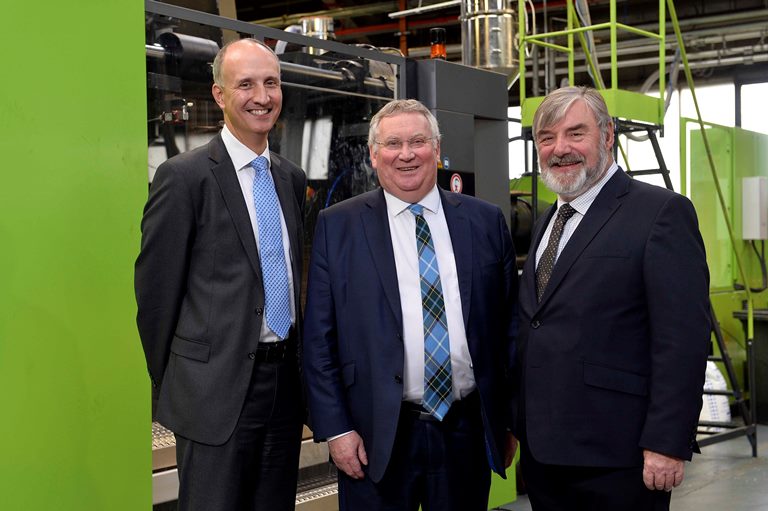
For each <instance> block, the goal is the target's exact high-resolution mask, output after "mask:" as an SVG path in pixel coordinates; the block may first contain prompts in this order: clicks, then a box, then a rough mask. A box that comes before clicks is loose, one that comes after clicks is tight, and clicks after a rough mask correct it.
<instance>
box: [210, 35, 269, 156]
mask: <svg viewBox="0 0 768 511" xmlns="http://www.w3.org/2000/svg"><path fill="white" fill-rule="evenodd" d="M212 92H213V98H214V99H215V100H216V103H217V104H218V105H219V107H220V108H221V109H222V111H223V112H224V122H225V123H226V124H227V127H228V128H229V130H230V131H231V132H232V134H233V135H234V136H235V138H237V139H238V140H239V141H240V142H242V143H243V144H245V145H246V146H248V147H249V148H250V149H251V150H253V151H255V152H256V153H261V152H263V151H264V149H265V148H266V145H267V135H269V131H270V130H271V129H272V127H273V126H274V125H275V122H277V117H278V116H279V115H280V109H281V108H282V105H283V92H282V90H281V89H280V62H279V61H278V60H277V57H276V56H275V55H274V54H272V53H271V52H270V51H269V50H268V49H267V48H264V47H262V46H259V45H258V44H254V43H252V42H248V41H245V40H242V41H238V42H236V43H233V44H232V45H230V46H229V47H228V48H227V50H226V53H225V54H224V58H223V60H222V62H221V79H220V83H215V84H213V89H212Z"/></svg>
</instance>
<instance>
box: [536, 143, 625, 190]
mask: <svg viewBox="0 0 768 511" xmlns="http://www.w3.org/2000/svg"><path fill="white" fill-rule="evenodd" d="M609 157H610V154H609V153H608V151H607V150H606V149H605V148H603V147H601V148H600V158H599V159H598V161H597V165H595V166H594V167H587V166H586V164H585V163H584V159H583V158H581V159H579V158H574V157H573V156H567V157H563V158H558V157H556V156H552V157H551V158H550V159H549V161H547V162H546V165H544V164H541V165H540V166H541V180H542V181H543V182H544V184H545V185H546V187H547V188H549V189H550V190H552V191H553V192H555V193H556V194H557V195H562V196H565V197H574V198H575V197H578V196H579V195H581V194H583V193H584V192H586V191H587V190H589V189H590V188H592V186H594V184H595V183H597V182H598V181H599V180H600V179H601V178H602V177H603V175H605V171H606V170H607V167H608V159H609ZM579 161H580V162H581V168H580V169H579V170H578V171H577V172H576V173H575V174H562V175H559V174H558V173H557V172H553V171H552V166H553V165H557V164H560V163H564V162H572V163H576V162H579ZM540 163H541V162H540Z"/></svg>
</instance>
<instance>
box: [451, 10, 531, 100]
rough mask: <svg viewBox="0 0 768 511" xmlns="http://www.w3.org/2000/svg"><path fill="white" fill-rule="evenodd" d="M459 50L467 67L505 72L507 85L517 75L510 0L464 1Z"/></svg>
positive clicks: (514, 35) (515, 31) (515, 27)
mask: <svg viewBox="0 0 768 511" xmlns="http://www.w3.org/2000/svg"><path fill="white" fill-rule="evenodd" d="M461 50H462V51H461V53H462V63H463V64H465V65H467V66H472V67H479V68H482V69H488V70H491V71H497V72H499V73H504V74H505V75H507V88H509V87H511V86H512V84H513V83H515V80H517V78H518V76H519V69H520V65H519V59H518V41H517V12H516V11H515V10H514V9H512V8H511V7H510V0H464V1H463V2H462V4H461Z"/></svg>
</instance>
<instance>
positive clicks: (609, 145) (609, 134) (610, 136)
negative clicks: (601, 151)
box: [605, 121, 614, 151]
mask: <svg viewBox="0 0 768 511" xmlns="http://www.w3.org/2000/svg"><path fill="white" fill-rule="evenodd" d="M606 128H607V129H606V133H605V148H606V149H607V150H609V151H610V150H611V149H613V142H614V132H613V121H611V122H609V123H608V126H606Z"/></svg>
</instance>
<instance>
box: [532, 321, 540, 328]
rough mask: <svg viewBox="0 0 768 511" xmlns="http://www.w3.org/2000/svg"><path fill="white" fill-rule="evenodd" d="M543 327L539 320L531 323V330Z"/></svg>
mask: <svg viewBox="0 0 768 511" xmlns="http://www.w3.org/2000/svg"><path fill="white" fill-rule="evenodd" d="M540 326H541V322H540V321H539V320H538V319H534V320H533V321H531V328H539V327H540Z"/></svg>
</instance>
